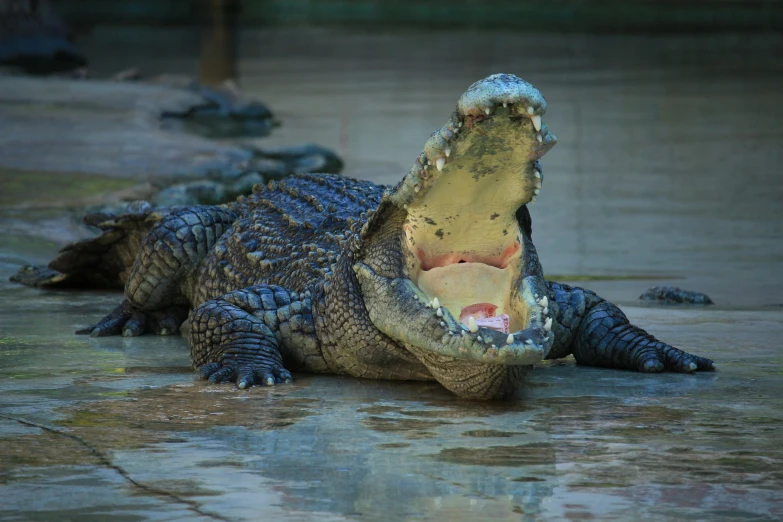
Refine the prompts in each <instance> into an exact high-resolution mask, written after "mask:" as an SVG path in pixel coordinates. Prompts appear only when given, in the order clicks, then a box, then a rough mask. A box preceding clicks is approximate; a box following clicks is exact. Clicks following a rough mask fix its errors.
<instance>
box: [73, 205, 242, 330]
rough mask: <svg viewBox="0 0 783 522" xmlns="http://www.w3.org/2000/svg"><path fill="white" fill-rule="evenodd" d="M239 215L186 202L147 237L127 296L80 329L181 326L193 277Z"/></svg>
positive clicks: (148, 328) (134, 267) (166, 328)
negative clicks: (104, 315)
mask: <svg viewBox="0 0 783 522" xmlns="http://www.w3.org/2000/svg"><path fill="white" fill-rule="evenodd" d="M235 220H236V214H235V213H234V212H232V211H230V210H228V209H227V208H224V207H210V206H200V207H186V208H183V209H180V210H177V211H175V212H173V213H171V214H170V215H168V216H166V217H165V218H164V219H162V220H161V221H159V222H158V223H157V224H156V225H155V226H154V227H152V230H150V233H149V234H148V235H147V237H146V238H144V242H143V243H142V246H141V251H140V252H139V254H138V255H137V256H136V260H135V261H134V263H133V267H132V268H131V271H130V274H129V276H128V281H127V283H126V284H125V299H124V300H123V302H122V303H121V304H120V305H119V306H118V307H117V308H115V309H114V310H113V311H112V312H111V313H110V314H109V315H107V316H106V317H104V318H103V319H102V320H101V321H100V322H99V323H98V324H97V325H95V326H90V327H88V328H84V329H82V330H78V331H77V332H76V333H80V334H87V333H89V334H90V335H91V336H92V337H103V336H108V335H118V334H120V333H122V335H124V336H126V337H133V336H136V335H142V334H144V333H156V334H160V335H170V334H174V333H176V332H177V331H179V327H180V325H181V324H182V322H183V321H184V319H185V318H186V317H187V314H188V310H189V308H190V303H191V295H190V294H191V288H190V286H191V285H192V281H191V279H192V277H193V274H194V273H195V271H196V268H198V266H199V263H201V261H202V260H203V259H204V258H205V257H206V255H207V253H208V252H209V251H210V250H211V249H212V247H213V246H214V245H215V243H216V242H217V241H218V240H219V239H220V236H222V235H223V234H224V233H225V232H226V231H227V230H228V229H229V228H230V227H231V225H232V223H233V222H234V221H235Z"/></svg>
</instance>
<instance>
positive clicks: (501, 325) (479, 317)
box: [459, 303, 509, 333]
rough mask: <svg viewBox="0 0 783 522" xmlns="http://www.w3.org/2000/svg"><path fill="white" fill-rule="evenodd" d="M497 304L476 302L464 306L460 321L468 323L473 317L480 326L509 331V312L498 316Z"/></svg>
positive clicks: (504, 331)
mask: <svg viewBox="0 0 783 522" xmlns="http://www.w3.org/2000/svg"><path fill="white" fill-rule="evenodd" d="M497 309H498V307H497V306H495V305H493V304H492V303H476V304H472V305H470V306H466V307H464V308H462V310H461V311H460V314H459V322H460V323H462V324H464V325H465V326H467V325H468V320H469V319H470V317H473V319H475V321H476V325H477V326H479V327H482V326H483V327H484V328H490V329H492V330H497V331H498V332H503V333H509V317H508V314H501V315H498V316H496V315H495V311H496V310H497Z"/></svg>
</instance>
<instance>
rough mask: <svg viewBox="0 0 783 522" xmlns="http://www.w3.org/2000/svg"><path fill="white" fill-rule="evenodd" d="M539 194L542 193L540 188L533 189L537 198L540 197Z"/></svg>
mask: <svg viewBox="0 0 783 522" xmlns="http://www.w3.org/2000/svg"><path fill="white" fill-rule="evenodd" d="M539 192H541V189H540V188H538V187H536V188H535V189H533V194H535V195H536V196H538V193H539Z"/></svg>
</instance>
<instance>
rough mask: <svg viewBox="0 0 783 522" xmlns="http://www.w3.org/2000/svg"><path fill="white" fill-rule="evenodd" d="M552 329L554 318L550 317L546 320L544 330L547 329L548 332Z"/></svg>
mask: <svg viewBox="0 0 783 522" xmlns="http://www.w3.org/2000/svg"><path fill="white" fill-rule="evenodd" d="M551 329H552V318H551V317H550V318H549V319H547V320H546V322H545V323H544V330H546V331H547V332H548V331H549V330H551Z"/></svg>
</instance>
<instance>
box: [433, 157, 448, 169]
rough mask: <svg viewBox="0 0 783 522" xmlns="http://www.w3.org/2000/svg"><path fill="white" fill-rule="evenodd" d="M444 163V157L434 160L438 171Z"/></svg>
mask: <svg viewBox="0 0 783 522" xmlns="http://www.w3.org/2000/svg"><path fill="white" fill-rule="evenodd" d="M445 164H446V158H438V159H436V160H435V166H436V167H438V171H441V170H443V165H445Z"/></svg>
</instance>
